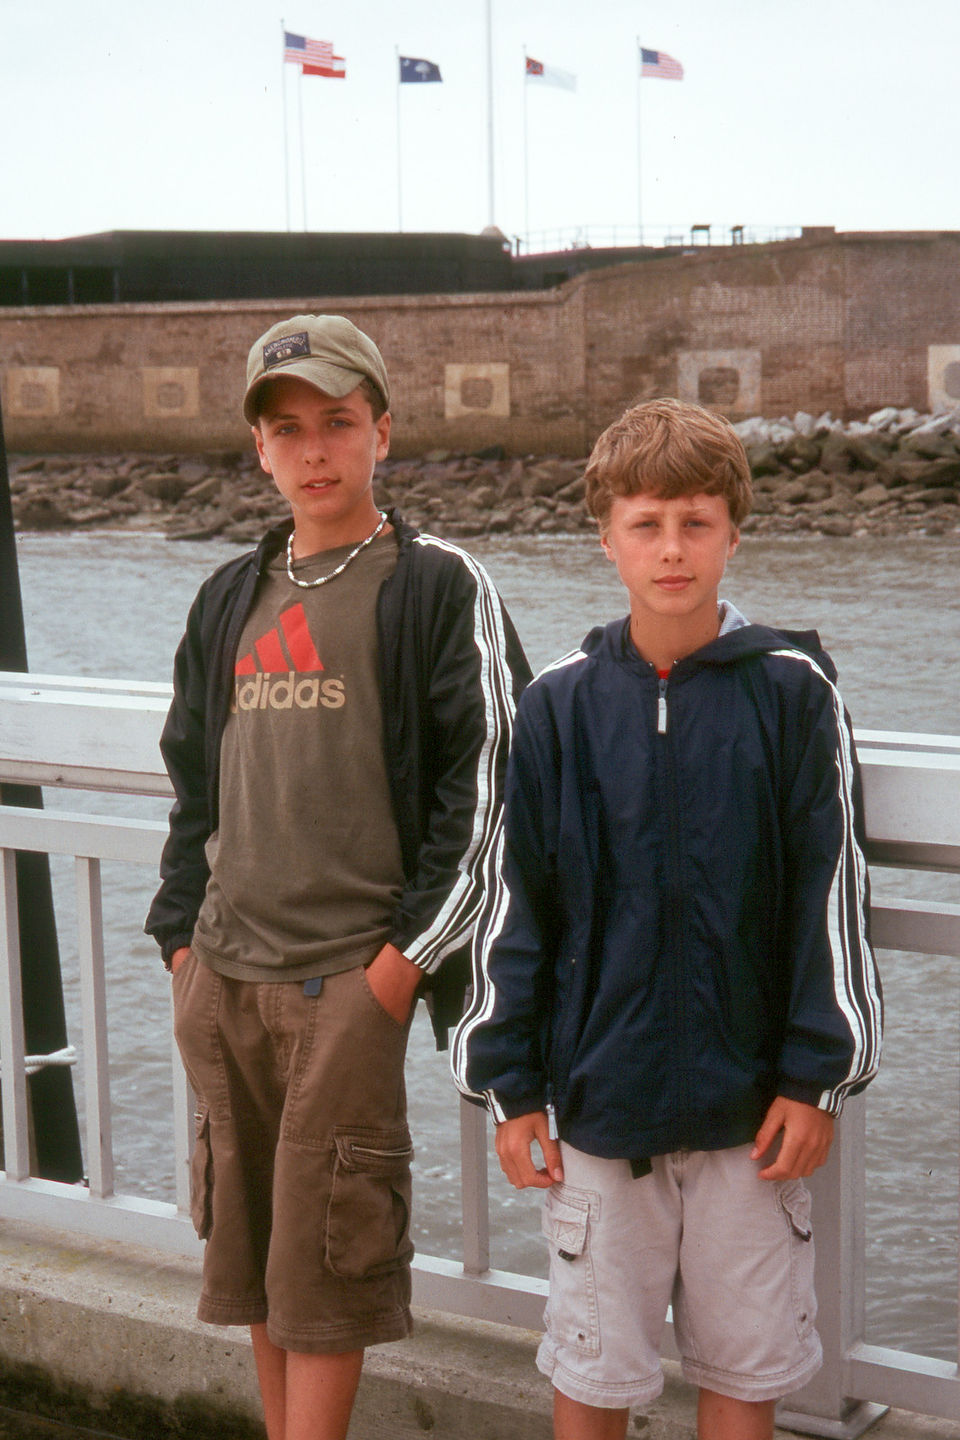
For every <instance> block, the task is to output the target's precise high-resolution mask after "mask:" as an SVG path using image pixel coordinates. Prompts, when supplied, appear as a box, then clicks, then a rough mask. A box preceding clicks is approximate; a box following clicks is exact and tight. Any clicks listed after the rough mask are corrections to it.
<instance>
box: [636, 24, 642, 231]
mask: <svg viewBox="0 0 960 1440" xmlns="http://www.w3.org/2000/svg"><path fill="white" fill-rule="evenodd" d="M636 65H637V244H638V245H642V244H643V181H642V174H643V140H642V127H641V123H640V96H641V93H642V87H643V51H642V49H641V46H640V36H639V35H638V36H637V56H636Z"/></svg>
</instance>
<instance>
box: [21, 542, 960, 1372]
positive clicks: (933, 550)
mask: <svg viewBox="0 0 960 1440" xmlns="http://www.w3.org/2000/svg"><path fill="white" fill-rule="evenodd" d="M470 548H471V549H472V550H473V552H474V553H475V554H476V555H477V556H478V557H479V558H480V559H482V560H483V561H484V563H485V564H486V565H487V567H488V569H489V570H490V572H491V574H492V575H493V577H494V579H495V581H496V582H497V584H498V586H499V588H500V590H501V593H502V594H503V596H504V598H505V600H506V601H507V604H508V605H509V607H510V609H511V612H512V614H513V616H514V618H515V620H516V622H517V624H518V627H519V629H520V632H521V635H522V637H523V639H524V642H525V644H526V646H527V651H528V654H529V656H530V660H531V663H532V664H533V666H534V668H535V669H536V668H539V667H540V666H541V665H543V664H545V663H546V662H547V661H548V660H551V659H553V658H555V657H556V656H557V655H560V654H562V653H564V652H565V651H567V650H570V649H572V648H573V647H574V646H576V645H578V644H579V642H580V640H581V639H582V637H583V635H584V633H585V631H586V630H587V629H588V628H589V627H590V626H591V625H593V624H595V623H598V622H602V621H604V620H607V619H611V618H613V617H615V616H617V615H619V614H621V613H623V612H624V610H625V605H624V602H623V594H622V591H621V589H620V587H619V583H618V581H617V578H616V574H615V572H614V570H613V567H612V566H611V565H609V564H608V563H607V562H606V561H605V560H604V559H603V556H602V554H601V553H600V551H599V548H598V546H597V545H596V542H595V541H594V540H592V539H591V538H590V537H587V536H577V537H569V538H568V537H557V536H543V537H533V538H527V537H524V538H496V539H493V538H491V539H486V540H477V541H474V542H471V546H470ZM18 553H19V557H20V569H21V581H22V587H23V593H24V608H25V613H26V623H27V641H28V650H29V656H30V665H31V669H33V670H34V671H38V672H45V673H52V674H60V675H86V676H103V677H107V678H120V679H136V680H166V679H168V678H169V674H170V664H171V659H172V655H173V651H174V648H175V646H176V643H177V640H178V639H179V636H180V633H181V630H182V627H183V621H184V617H185V615H186V610H187V607H188V605H189V602H190V600H191V598H192V596H193V594H194V592H195V591H196V588H197V586H198V585H199V583H200V581H201V580H202V579H203V578H204V576H205V575H207V574H208V573H209V572H210V570H211V569H213V568H214V566H215V565H217V564H218V563H220V562H221V561H222V560H223V559H226V558H228V557H229V556H230V555H231V554H234V553H236V551H235V547H233V546H229V545H226V544H224V543H221V542H208V543H203V544H196V545H170V544H169V543H167V542H165V541H164V540H162V539H161V538H159V537H158V536H155V535H140V536H138V535H128V534H122V535H120V534H102V535H82V536H72V535H61V534H53V535H25V536H22V537H20V539H19V541H18ZM724 593H725V594H726V595H727V596H728V597H729V598H730V599H731V600H733V601H735V603H736V604H737V605H738V606H739V607H740V608H741V609H742V610H743V611H744V612H745V613H746V614H748V615H749V616H750V618H751V619H754V620H758V621H768V622H771V623H777V624H779V625H782V626H786V627H790V628H795V629H807V628H811V627H817V628H819V630H820V633H821V636H822V638H823V640H824V643H825V644H826V646H827V648H828V649H829V650H830V652H831V653H832V655H833V657H834V660H835V661H836V663H837V666H838V669H839V671H840V684H841V688H842V690H843V693H844V696H845V698H846V700H847V703H848V705H849V707H850V709H851V712H852V714H853V717H854V720H855V722H856V724H857V725H858V726H859V727H861V728H869V729H886V730H895V729H903V730H913V731H921V732H928V733H942V734H956V733H958V732H960V706H958V686H957V656H958V654H960V586H958V584H957V560H956V541H955V539H952V538H950V537H918V536H910V537H904V538H903V539H902V540H901V539H898V538H879V537H864V538H862V539H858V540H856V541H851V540H837V539H830V538H827V537H818V538H815V537H811V536H809V535H803V536H796V537H781V538H773V537H767V538H762V539H761V538H759V537H746V538H745V540H744V544H743V546H742V547H741V550H740V552H739V553H738V555H737V557H736V559H735V561H734V562H733V563H732V565H731V568H730V570H729V571H728V577H727V583H726V584H725V586H724ZM47 804H48V806H49V807H50V808H51V809H54V808H58V809H79V808H87V807H89V808H90V809H92V810H94V811H97V812H99V813H102V814H139V815H149V816H150V817H151V818H160V817H162V816H163V814H164V813H165V809H166V805H165V804H164V802H161V801H149V800H138V799H134V798H132V797H121V796H115V797H114V796H107V797H104V796H78V795H77V793H76V792H72V793H71V792H60V793H57V792H48V793H47ZM54 882H55V888H56V894H57V908H58V924H59V927H60V935H61V948H62V957H63V968H64V984H65V992H66V1000H67V1006H68V1012H69V1015H70V1030H71V1036H72V1038H74V1039H75V1040H77V1039H78V1038H79V1035H80V1027H79V1018H78V1017H79V998H78V987H77V973H76V970H77V966H76V933H75V923H74V921H73V919H72V906H73V899H72V874H71V869H70V866H69V865H68V864H67V863H63V864H57V865H56V866H55V869H54ZM104 888H105V897H104V909H105V921H106V927H107V967H108V977H109V989H108V995H109V1001H108V1004H109V1027H110V1045H111V1067H110V1073H111V1083H112V1095H113V1102H114V1125H115V1148H116V1154H117V1185H118V1189H120V1190H123V1191H127V1192H133V1193H138V1194H143V1195H148V1196H151V1197H157V1198H165V1199H169V1198H172V1195H173V1170H172V1129H171V1124H170V1120H169V1115H170V1106H171V1097H172V1091H171V1080H170V1073H171V1072H170V1058H169V1057H170V1037H169V1011H168V1004H169V999H168V989H169V986H168V982H167V979H166V976H165V974H164V973H163V971H162V969H161V967H160V964H159V960H158V958H157V951H156V948H155V946H154V945H153V942H152V941H148V940H147V939H146V938H145V937H144V936H143V935H142V933H141V931H140V926H141V924H142V918H143V915H144V913H145V911H146V907H147V904H148V902H149V898H150V896H151V894H152V892H153V888H154V876H153V875H152V874H151V873H146V872H144V870H143V868H142V867H135V866H120V865H106V866H104ZM874 888H875V890H876V891H877V892H878V893H880V894H902V895H912V896H917V897H923V896H930V897H932V896H939V897H942V898H945V899H951V900H953V901H955V902H956V901H960V882H958V881H957V879H956V878H948V877H944V876H933V875H911V874H899V873H898V874H893V873H891V872H875V875H874ZM880 958H881V964H882V968H883V974H884V982H885V988H886V992H887V1003H888V1037H887V1045H886V1053H885V1061H884V1066H883V1068H882V1070H881V1074H880V1077H879V1078H878V1079H877V1081H876V1082H875V1083H874V1084H873V1085H872V1086H871V1089H870V1091H869V1120H868V1132H869V1137H870V1139H869V1175H868V1270H869V1284H868V1334H869V1338H870V1339H871V1340H873V1341H875V1342H876V1343H879V1344H890V1345H895V1346H900V1347H901V1348H908V1349H916V1350H919V1351H921V1352H924V1353H927V1354H931V1355H939V1356H944V1357H955V1355H956V1296H957V1276H956V1254H957V1173H958V1148H960V1147H958V1113H960V1095H958V1089H960V1084H958V1034H960V1029H958V1018H960V963H957V962H953V961H950V960H945V959H941V958H936V957H925V956H919V955H894V954H886V955H882V956H881V957H880ZM408 1073H409V1090H410V1095H411V1123H412V1126H413V1130H414V1135H415V1140H416V1145H417V1177H418V1180H417V1183H418V1190H417V1206H416V1224H417V1242H418V1245H419V1247H420V1249H421V1250H423V1251H425V1252H427V1253H433V1254H448V1255H455V1254H456V1253H457V1235H458V1228H459V1221H460V1187H459V1177H458V1155H457V1148H456V1133H457V1100H456V1097H455V1094H454V1091H453V1087H452V1084H451V1082H450V1079H449V1074H448V1069H447V1062H446V1058H445V1057H444V1056H438V1055H436V1054H435V1052H434V1050H433V1045H432V1036H431V1034H430V1030H429V1025H428V1023H427V1021H426V1016H425V1015H424V1014H423V1013H422V1007H421V1013H420V1014H418V1017H417V1020H416V1021H415V1024H414V1030H413V1035H412V1038H411V1050H410V1062H409V1071H408ZM76 1088H77V1094H78V1098H79V1097H81V1095H82V1070H78V1072H77V1075H76ZM490 1181H491V1213H492V1216H493V1224H494V1233H493V1257H492V1263H493V1264H494V1265H495V1266H497V1267H499V1268H502V1269H515V1270H521V1271H526V1272H527V1273H531V1274H544V1273H545V1263H544V1255H543V1252H542V1249H541V1245H540V1242H539V1239H538V1233H539V1217H538V1208H537V1206H538V1202H537V1198H536V1197H535V1196H533V1195H531V1194H517V1193H516V1192H515V1191H513V1190H512V1189H511V1188H510V1187H509V1186H507V1185H506V1183H505V1182H504V1181H502V1180H501V1178H500V1175H499V1170H498V1168H497V1166H496V1162H495V1160H493V1161H492V1163H491V1167H490Z"/></svg>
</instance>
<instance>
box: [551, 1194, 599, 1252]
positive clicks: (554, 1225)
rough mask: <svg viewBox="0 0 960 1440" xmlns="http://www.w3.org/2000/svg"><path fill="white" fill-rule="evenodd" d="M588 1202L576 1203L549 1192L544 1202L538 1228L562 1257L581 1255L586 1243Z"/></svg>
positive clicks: (588, 1213) (573, 1200)
mask: <svg viewBox="0 0 960 1440" xmlns="http://www.w3.org/2000/svg"><path fill="white" fill-rule="evenodd" d="M589 1215H590V1205H589V1202H588V1201H583V1202H581V1201H577V1200H575V1199H569V1198H566V1197H563V1196H560V1195H557V1194H555V1193H554V1192H552V1191H551V1192H550V1193H549V1194H548V1195H547V1198H546V1200H545V1201H544V1206H543V1210H542V1212H541V1220H540V1226H541V1229H542V1230H543V1233H544V1235H546V1237H547V1239H548V1240H549V1241H550V1242H551V1244H553V1245H555V1246H556V1247H557V1249H558V1250H560V1251H562V1252H563V1253H564V1255H569V1256H575V1255H582V1254H583V1250H584V1246H585V1245H586V1243H587V1220H588V1218H589Z"/></svg>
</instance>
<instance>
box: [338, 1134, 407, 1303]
mask: <svg viewBox="0 0 960 1440" xmlns="http://www.w3.org/2000/svg"><path fill="white" fill-rule="evenodd" d="M333 1139H334V1144H335V1146H336V1154H335V1156H334V1167H333V1184H332V1187H331V1191H330V1208H329V1210H328V1212H327V1234H326V1249H327V1264H328V1265H329V1266H330V1269H331V1270H332V1271H333V1273H334V1274H335V1275H339V1276H341V1278H343V1279H345V1280H364V1279H366V1278H367V1277H368V1276H373V1275H385V1274H388V1273H389V1272H390V1271H392V1270H399V1269H400V1267H401V1266H402V1265H405V1264H407V1262H408V1261H409V1260H410V1257H411V1256H412V1255H413V1244H412V1243H411V1240H410V1195H411V1179H410V1161H411V1160H412V1159H413V1146H412V1145H411V1143H410V1131H409V1130H408V1129H407V1126H406V1125H391V1126H387V1127H386V1128H384V1129H374V1128H372V1127H366V1126H358V1127H352V1126H351V1127H340V1126H338V1127H337V1128H336V1129H335V1130H334V1132H333Z"/></svg>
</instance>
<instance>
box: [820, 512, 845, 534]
mask: <svg viewBox="0 0 960 1440" xmlns="http://www.w3.org/2000/svg"><path fill="white" fill-rule="evenodd" d="M814 528H815V529H817V530H819V532H820V534H821V535H852V534H853V521H852V520H850V519H848V517H847V516H846V515H825V516H821V517H820V519H818V520H816V521H815V522H814Z"/></svg>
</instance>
